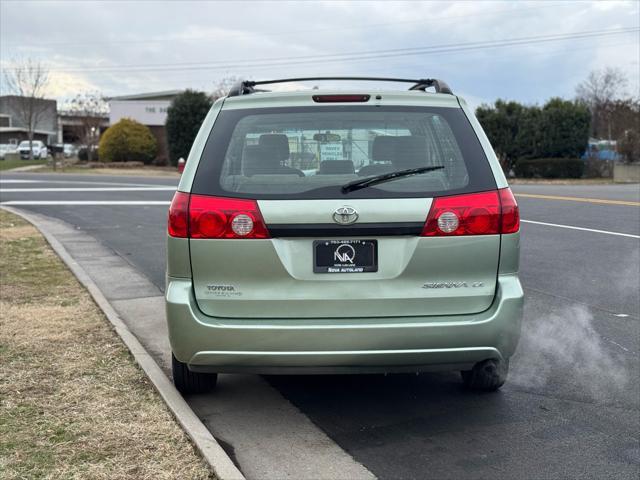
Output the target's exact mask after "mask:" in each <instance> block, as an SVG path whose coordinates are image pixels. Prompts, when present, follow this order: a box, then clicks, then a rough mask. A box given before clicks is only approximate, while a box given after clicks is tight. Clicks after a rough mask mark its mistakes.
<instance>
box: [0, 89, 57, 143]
mask: <svg viewBox="0 0 640 480" xmlns="http://www.w3.org/2000/svg"><path fill="white" fill-rule="evenodd" d="M29 101H33V102H34V110H35V111H36V112H37V115H36V116H37V122H36V124H35V128H34V135H33V139H34V140H42V141H43V142H44V143H46V144H53V143H56V141H57V139H58V111H57V103H56V101H55V100H47V99H34V100H31V99H29V98H27V97H20V96H18V95H3V96H0V143H10V144H17V143H20V142H21V141H22V140H28V139H29V130H28V128H27V120H26V118H25V114H24V113H23V112H25V110H26V108H27V107H26V104H27V102H29Z"/></svg>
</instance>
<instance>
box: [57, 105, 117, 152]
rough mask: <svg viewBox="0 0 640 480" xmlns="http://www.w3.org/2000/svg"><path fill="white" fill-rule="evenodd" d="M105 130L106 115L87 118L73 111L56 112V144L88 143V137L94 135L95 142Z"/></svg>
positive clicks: (107, 119)
mask: <svg viewBox="0 0 640 480" xmlns="http://www.w3.org/2000/svg"><path fill="white" fill-rule="evenodd" d="M107 128H109V116H108V115H107V114H105V115H100V116H93V117H88V116H86V115H81V114H78V113H75V112H73V111H63V112H58V143H73V144H85V143H89V142H88V141H87V137H88V136H89V135H92V136H93V135H95V138H96V140H97V139H99V138H100V136H101V135H102V134H103V133H104V132H105V130H106V129H107ZM87 130H88V131H87Z"/></svg>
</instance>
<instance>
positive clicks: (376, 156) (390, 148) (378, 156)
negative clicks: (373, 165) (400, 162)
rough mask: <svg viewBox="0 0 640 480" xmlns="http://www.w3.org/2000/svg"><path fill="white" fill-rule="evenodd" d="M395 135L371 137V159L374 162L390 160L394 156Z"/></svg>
mask: <svg viewBox="0 0 640 480" xmlns="http://www.w3.org/2000/svg"><path fill="white" fill-rule="evenodd" d="M395 139H396V137H389V136H383V135H381V136H379V137H376V138H374V139H373V145H372V146H371V160H373V161H374V162H390V161H391V160H393V157H394V156H395V152H394V150H395V146H396V143H395Z"/></svg>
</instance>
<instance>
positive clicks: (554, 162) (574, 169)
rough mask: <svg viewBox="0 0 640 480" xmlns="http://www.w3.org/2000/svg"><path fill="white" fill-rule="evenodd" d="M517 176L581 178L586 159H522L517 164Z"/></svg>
mask: <svg viewBox="0 0 640 480" xmlns="http://www.w3.org/2000/svg"><path fill="white" fill-rule="evenodd" d="M515 172H516V176H518V177H523V178H580V177H582V174H583V172H584V161H583V160H581V159H579V158H533V159H520V160H518V162H517V163H516V166H515Z"/></svg>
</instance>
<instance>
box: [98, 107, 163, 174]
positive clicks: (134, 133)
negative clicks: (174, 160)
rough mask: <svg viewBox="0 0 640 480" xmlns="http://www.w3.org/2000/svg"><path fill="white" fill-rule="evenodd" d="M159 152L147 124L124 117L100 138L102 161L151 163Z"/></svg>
mask: <svg viewBox="0 0 640 480" xmlns="http://www.w3.org/2000/svg"><path fill="white" fill-rule="evenodd" d="M157 152H158V145H157V142H156V139H155V137H154V136H153V134H152V133H151V130H149V129H148V128H147V127H146V126H144V125H142V124H141V123H138V122H136V121H135V120H130V119H128V118H123V119H122V120H120V121H119V122H117V123H115V124H114V125H111V126H110V127H109V128H108V129H107V131H106V132H104V134H103V135H102V137H101V138H100V145H99V147H98V153H99V156H100V161H102V162H129V161H131V162H144V163H145V164H148V163H151V162H152V161H153V159H154V158H155V157H156V153H157Z"/></svg>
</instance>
